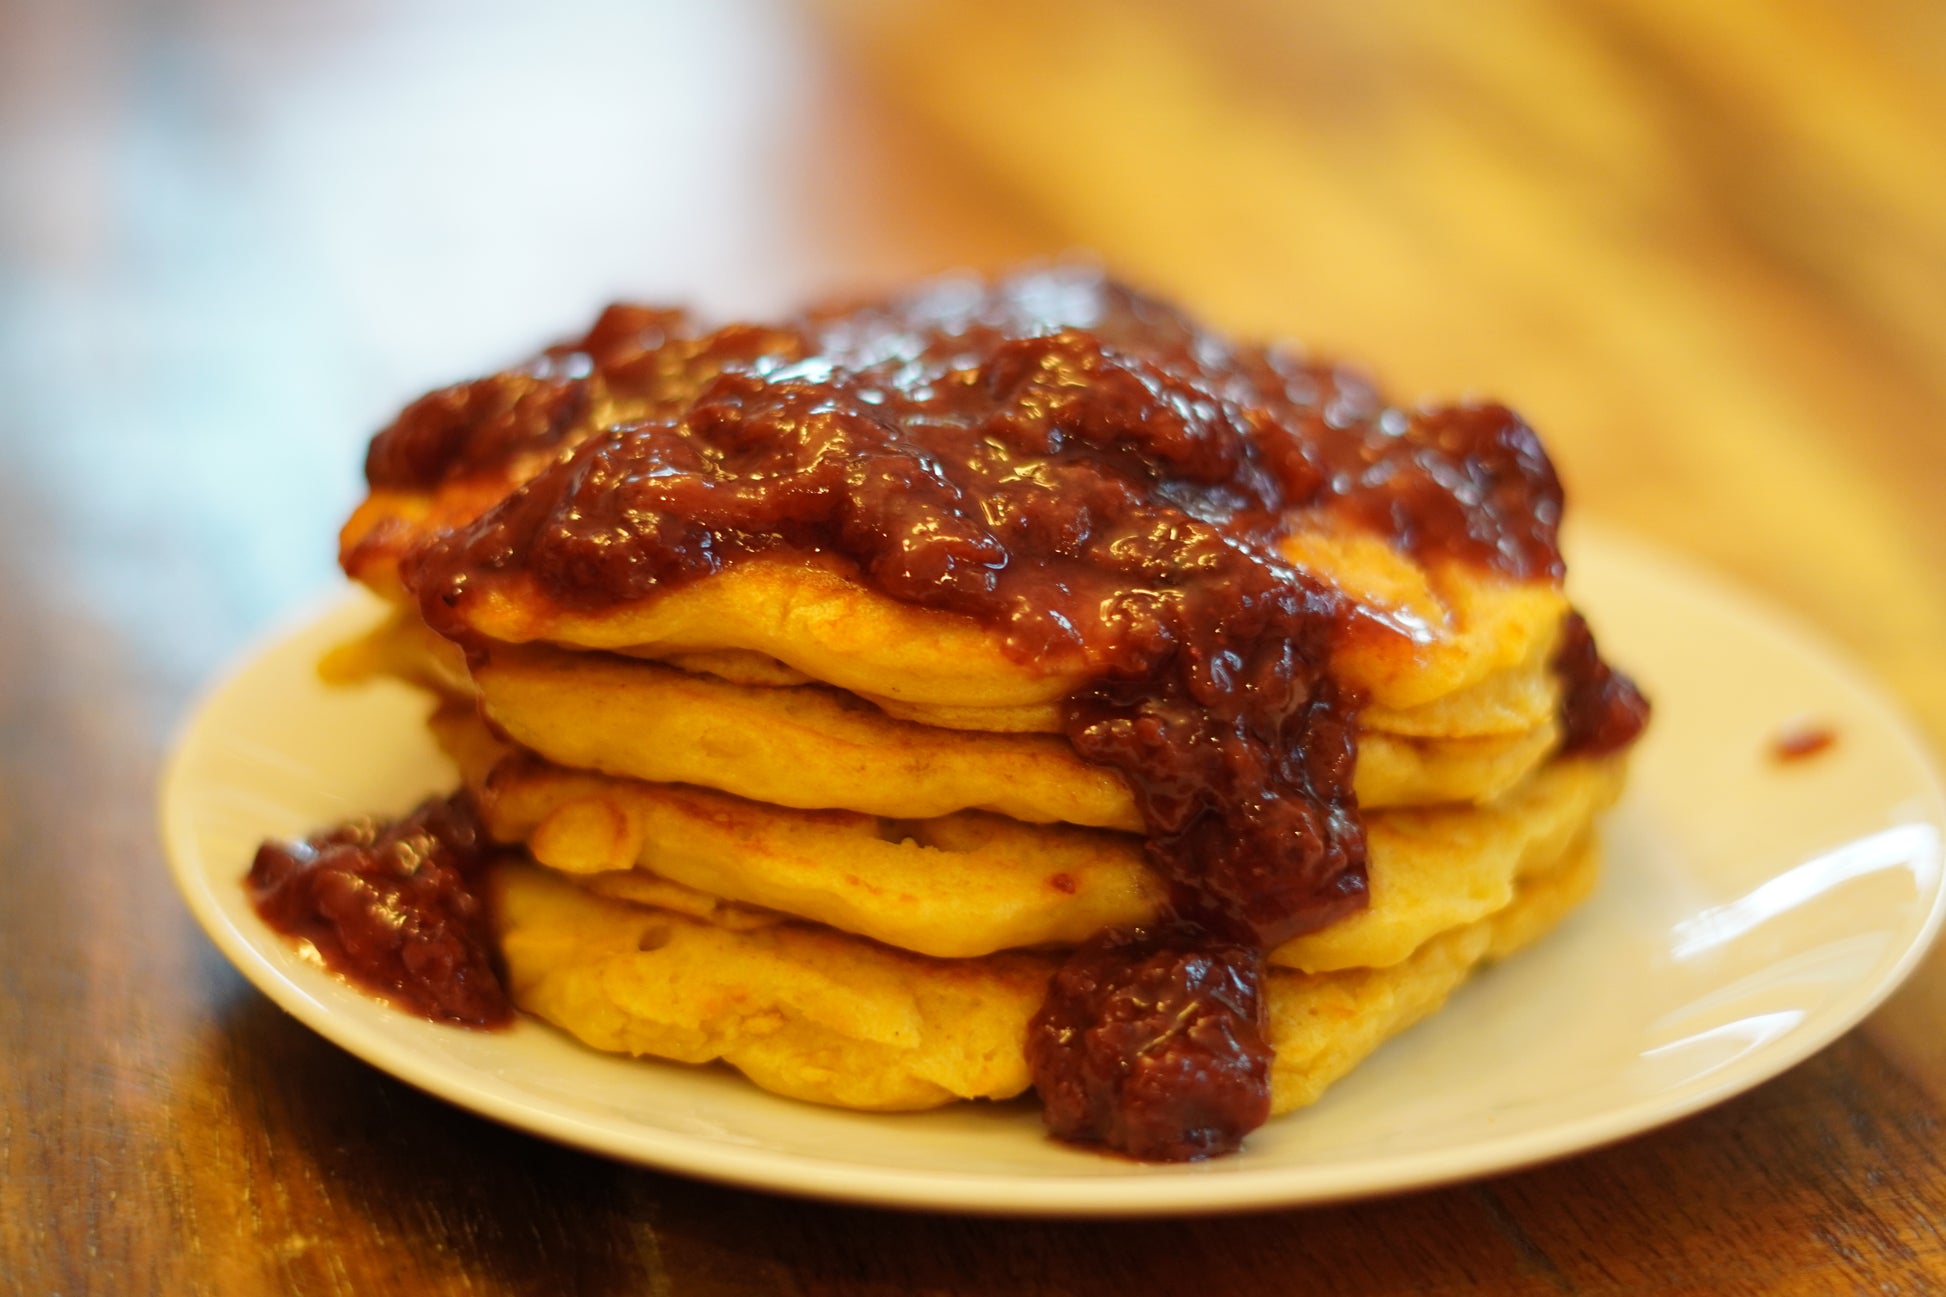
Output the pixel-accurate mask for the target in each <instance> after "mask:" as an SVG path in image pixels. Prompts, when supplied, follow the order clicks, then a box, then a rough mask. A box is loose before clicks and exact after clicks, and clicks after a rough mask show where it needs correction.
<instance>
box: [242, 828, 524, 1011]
mask: <svg viewBox="0 0 1946 1297" xmlns="http://www.w3.org/2000/svg"><path fill="white" fill-rule="evenodd" d="M492 854H493V847H492V844H491V843H490V842H489V841H488V840H487V836H486V831H485V830H484V829H483V828H481V826H480V823H479V820H478V818H477V817H476V815H475V813H474V809H473V803H472V800H471V798H470V797H468V796H467V795H466V794H465V793H460V794H457V795H456V796H454V797H451V798H433V799H430V800H428V801H426V802H424V803H422V804H421V805H420V806H419V807H418V809H416V810H414V811H413V812H412V813H411V814H410V815H408V816H406V817H405V818H404V819H402V820H398V821H396V822H393V823H381V822H379V821H375V820H372V819H369V818H365V819H357V820H352V821H350V822H348V823H345V824H341V825H339V826H338V827H336V828H333V829H329V830H326V831H325V832H322V833H319V834H316V835H314V836H312V837H309V838H305V839H304V840H302V841H300V842H266V843H265V844H264V845H263V846H261V847H259V848H258V849H257V857H256V860H255V861H254V862H252V864H251V866H250V873H249V876H248V878H247V880H246V885H247V886H248V887H249V889H250V895H251V899H252V900H253V901H254V902H255V904H256V907H257V913H258V914H260V915H262V916H263V920H264V922H266V923H268V924H269V925H270V926H271V927H273V928H275V929H277V931H279V932H282V933H284V934H286V935H287V936H292V937H298V938H302V939H303V940H306V941H309V942H310V943H311V945H312V946H313V947H314V948H315V949H316V950H317V952H318V955H319V957H320V958H321V959H323V961H324V963H325V965H326V967H328V968H331V969H332V970H334V971H336V972H338V973H341V974H343V975H344V976H346V977H348V978H350V979H351V980H353V981H356V982H358V983H360V984H361V985H363V986H365V987H367V988H369V989H370V990H373V991H376V992H377V993H379V994H380V995H383V996H384V997H385V998H386V999H388V1000H390V1001H392V1002H393V1003H394V1004H396V1005H398V1006H399V1007H400V1008H403V1009H407V1010H409V1011H411V1012H413V1013H416V1014H418V1015H420V1016H421V1017H425V1018H431V1019H434V1020H436V1021H441V1022H454V1023H461V1024H464V1025H467V1026H474V1027H497V1026H502V1025H504V1024H506V1023H508V1022H510V1021H512V1019H513V1008H512V1006H511V1005H510V1004H509V1003H508V1000H507V993H506V991H505V989H503V988H502V986H501V984H500V978H499V975H498V974H497V973H495V971H494V968H493V961H492V958H491V956H490V954H489V951H490V950H491V948H492V947H491V942H490V937H489V933H488V931H487V917H486V906H485V903H484V902H483V901H482V900H481V898H480V896H479V894H478V893H477V892H476V891H475V890H474V887H473V884H474V882H475V879H476V877H477V875H478V874H479V872H480V870H481V867H482V866H483V865H484V864H485V863H486V862H487V860H488V859H490V858H491V856H492Z"/></svg>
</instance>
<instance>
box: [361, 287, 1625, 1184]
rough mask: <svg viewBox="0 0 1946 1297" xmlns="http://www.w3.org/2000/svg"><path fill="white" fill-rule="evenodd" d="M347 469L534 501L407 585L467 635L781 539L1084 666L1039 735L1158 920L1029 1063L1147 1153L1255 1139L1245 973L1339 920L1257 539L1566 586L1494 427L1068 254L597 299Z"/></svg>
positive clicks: (1087, 976)
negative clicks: (1225, 323)
mask: <svg viewBox="0 0 1946 1297" xmlns="http://www.w3.org/2000/svg"><path fill="white" fill-rule="evenodd" d="M370 468H371V473H372V480H373V483H374V485H375V486H378V485H391V486H396V487H400V488H402V489H432V488H435V487H437V486H438V485H440V484H441V483H444V482H448V481H455V480H459V479H466V478H469V477H477V476H482V475H496V474H497V475H501V476H503V477H504V478H505V479H506V480H507V481H510V482H513V481H523V480H524V485H522V486H521V487H520V488H519V489H518V490H516V491H514V492H513V493H512V494H511V495H508V496H507V497H506V498H505V499H504V500H503V501H502V502H501V503H500V504H499V505H497V506H496V507H494V508H493V509H491V510H489V511H488V512H487V513H485V514H484V515H482V516H481V517H479V518H478V519H477V520H475V521H474V522H472V523H471V524H469V525H465V526H461V527H457V528H454V529H452V530H449V531H446V532H443V533H442V534H440V535H439V536H438V537H437V538H435V539H434V540H433V541H432V542H431V543H429V544H428V545H427V546H426V547H424V548H423V549H422V550H420V551H419V552H418V553H417V554H415V555H414V556H412V557H411V559H409V560H408V562H407V564H406V565H405V568H404V576H405V578H406V581H407V584H408V586H409V587H410V588H411V589H413V590H414V592H415V593H416V594H417V596H418V598H419V601H420V606H421V609H422V611H423V613H424V615H425V617H426V620H427V621H428V622H429V623H430V624H431V625H433V626H434V627H435V628H436V629H439V630H441V631H442V632H444V633H446V634H448V635H450V636H452V637H454V638H456V639H460V640H461V641H462V642H465V641H467V640H468V639H469V638H470V637H469V635H468V633H467V618H466V615H465V614H466V611H467V604H468V601H470V600H473V599H478V598H481V597H483V596H485V595H488V594H491V593H496V592H504V593H505V594H507V596H508V597H510V598H512V599H514V600H516V601H532V600H537V599H538V600H542V601H552V602H554V603H555V604H557V605H560V606H562V607H566V608H578V609H593V608H600V607H608V606H614V605H618V604H626V603H630V602H633V601H638V600H643V599H648V598H652V597H654V596H655V595H657V594H659V593H661V592H664V591H667V590H669V589H671V588H673V587H675V586H677V585H680V584H682V583H684V582H687V581H692V580H695V579H697V578H699V577H703V576H706V575H708V574H710V573H713V572H716V571H718V570H720V569H721V568H723V567H724V566H725V565H728V564H733V563H736V562H739V561H741V560H743V559H745V558H747V557H750V556H752V555H759V554H777V555H779V556H782V557H785V558H788V559H791V560H794V561H809V562H815V563H820V564H825V565H829V566H831V567H833V568H835V569H837V570H839V571H841V572H845V573H848V574H850V575H852V576H854V577H855V578H856V579H858V580H860V581H861V582H863V583H865V584H866V585H869V586H870V587H872V588H874V589H876V590H878V591H880V592H882V593H884V594H886V595H889V596H891V597H893V598H896V599H900V600H904V601H907V602H910V603H914V604H919V605H923V606H925V607H929V608H934V609H939V610H943V611H947V612H953V613H959V614H964V615H967V616H971V617H974V618H977V619H979V620H980V621H982V622H983V623H985V624H987V625H990V626H992V627H995V628H996V629H997V630H998V631H999V632H1000V633H1001V635H1002V637H1003V639H1004V642H1005V644H1006V645H1007V649H1008V651H1009V652H1010V653H1013V654H1015V655H1017V656H1018V657H1020V658H1021V659H1023V660H1033V659H1043V660H1044V659H1048V658H1059V659H1064V660H1065V661H1067V662H1068V663H1069V664H1074V663H1077V662H1078V663H1080V664H1081V665H1083V666H1084V667H1085V669H1086V671H1087V673H1088V675H1089V677H1090V679H1091V683H1090V684H1089V685H1088V686H1087V687H1086V688H1083V689H1081V690H1079V691H1078V692H1077V693H1076V695H1075V696H1074V697H1072V698H1070V699H1069V700H1068V702H1067V705H1066V709H1065V729H1066V731H1067V734H1068V737H1069V738H1070V740H1071V741H1072V742H1073V743H1074V745H1075V747H1076V749H1077V750H1078V751H1079V752H1080V753H1081V755H1083V756H1084V757H1085V758H1087V759H1088V760H1091V761H1095V762H1099V763H1102V764H1104V765H1108V766H1111V767H1113V768H1114V769H1116V770H1118V771H1120V772H1121V773H1122V774H1123V775H1124V776H1125V777H1126V778H1127V780H1128V782H1129V784H1130V786H1131V788H1132V789H1133V790H1134V792H1135V795H1136V798H1137V800H1138V802H1139V804H1140V806H1141V808H1142V811H1143V814H1144V818H1145V823H1146V826H1147V829H1148V841H1147V850H1148V855H1149V859H1150V861H1151V863H1152V864H1153V866H1154V867H1155V868H1156V869H1157V870H1158V871H1159V872H1160V874H1161V875H1162V876H1163V877H1164V878H1165V879H1166V880H1167V881H1168V883H1169V888H1170V896H1171V900H1172V906H1173V910H1174V916H1173V919H1172V921H1171V922H1170V923H1169V924H1168V925H1166V927H1165V928H1163V929H1159V930H1157V931H1154V932H1144V933H1111V934H1104V935H1103V936H1102V937H1101V938H1100V939H1098V940H1097V941H1095V942H1091V943H1089V944H1088V945H1087V946H1085V947H1084V948H1083V949H1082V950H1081V951H1080V952H1077V954H1076V955H1075V956H1074V959H1073V960H1072V961H1071V962H1070V963H1069V965H1068V967H1067V968H1066V969H1065V970H1064V971H1063V972H1062V974H1061V976H1060V977H1059V978H1057V979H1056V984H1055V985H1056V989H1055V990H1053V991H1051V992H1050V997H1049V1000H1048V1003H1047V1006H1046V1007H1045V1009H1044V1011H1043V1013H1042V1015H1041V1017H1040V1018H1039V1019H1038V1020H1037V1025H1036V1027H1035V1029H1034V1033H1033V1039H1032V1040H1031V1041H1030V1044H1029V1050H1030V1054H1031V1055H1032V1057H1033V1058H1034V1059H1035V1060H1036V1064H1035V1075H1036V1084H1037V1085H1038V1086H1039V1087H1040V1088H1041V1090H1042V1093H1043V1095H1044V1096H1045V1097H1047V1099H1048V1102H1049V1112H1050V1116H1049V1120H1050V1122H1051V1123H1052V1125H1053V1126H1054V1128H1055V1130H1056V1131H1057V1132H1058V1133H1061V1134H1063V1135H1065V1136H1067V1137H1070V1138H1077V1139H1098V1140H1103V1141H1106V1142H1108V1143H1110V1144H1111V1145H1112V1146H1115V1147H1120V1148H1123V1149H1125V1150H1127V1151H1130V1152H1133V1153H1135V1154H1136V1155H1138V1156H1145V1157H1190V1156H1199V1155H1201V1154H1203V1153H1207V1152H1213V1151H1217V1150H1218V1149H1221V1148H1228V1147H1234V1145H1235V1143H1236V1141H1237V1140H1238V1139H1240V1138H1241V1137H1242V1134H1243V1132H1244V1131H1247V1130H1248V1129H1250V1128H1251V1127H1252V1126H1254V1125H1255V1124H1257V1123H1258V1122H1260V1121H1261V1120H1263V1117H1264V1114H1265V1113H1266V1112H1267V1111H1268V1103H1269V1092H1268V1088H1267V1087H1268V1067H1267V1063H1266V1060H1267V1050H1266V1049H1265V1047H1264V1044H1263V1037H1262V1032H1261V1015H1262V1001H1263V997H1262V994H1261V989H1260V985H1259V983H1260V979H1261V952H1262V951H1263V950H1265V949H1267V948H1268V947H1270V946H1272V945H1275V944H1277V943H1278V942H1280V941H1282V940H1284V939H1285V938H1286V937H1289V936H1291V935H1294V934H1297V933H1300V932H1305V931H1309V930H1312V929H1314V928H1317V927H1320V926H1322V925H1324V924H1326V923H1329V922H1331V921H1332V920H1334V919H1336V918H1339V917H1341V916H1343V915H1345V914H1347V913H1350V912H1352V911H1354V910H1356V909H1358V908H1359V907H1361V906H1362V905H1363V904H1364V903H1365V848H1364V837H1363V829H1362V825H1361V823H1360V820H1359V816H1358V812H1357V805H1356V801H1355V799H1354V798H1353V795H1352V792H1351V772H1352V766H1353V761H1354V746H1355V744H1354V730H1355V720H1356V714H1357V709H1358V706H1359V703H1360V699H1359V698H1358V697H1356V696H1355V695H1354V694H1353V693H1352V692H1351V691H1349V690H1347V689H1345V688H1343V687H1341V686H1340V685H1339V684H1338V683H1337V682H1336V681H1334V680H1333V679H1332V678H1331V677H1330V675H1329V674H1328V671H1327V669H1326V664H1327V662H1328V660H1329V657H1330V651H1331V647H1332V644H1333V642H1334V641H1335V639H1336V638H1337V637H1338V636H1339V635H1340V634H1341V633H1343V631H1344V628H1345V626H1346V625H1347V622H1348V620H1349V617H1350V609H1349V608H1348V606H1347V602H1346V600H1345V599H1344V598H1343V597H1342V596H1340V595H1339V594H1337V593H1336V592H1334V591H1333V590H1331V589H1329V588H1327V587H1325V586H1323V585H1321V584H1320V583H1318V582H1316V581H1314V580H1312V579H1310V578H1309V577H1307V576H1305V575H1304V574H1302V573H1300V572H1299V571H1297V570H1296V569H1294V568H1293V567H1291V566H1290V564H1289V563H1288V562H1286V561H1285V560H1284V558H1283V557H1282V555H1281V553H1280V550H1279V541H1280V538H1281V537H1282V536H1284V535H1285V534H1286V533H1287V532H1288V531H1289V530H1291V529H1297V528H1305V527H1312V526H1332V525H1335V524H1336V523H1338V522H1345V523H1348V524H1351V525H1355V526H1358V527H1362V528H1366V529H1375V530H1376V531H1378V532H1379V533H1380V534H1383V535H1386V536H1389V537H1391V538H1392V539H1393V540H1394V541H1395V542H1396V543H1397V544H1398V545H1399V547H1400V548H1402V549H1405V550H1407V551H1409V552H1412V553H1415V554H1419V555H1423V556H1429V557H1431V556H1437V557H1440V558H1451V559H1458V560H1461V561H1466V562H1471V563H1475V564H1477V565H1479V566H1481V567H1485V568H1489V569H1492V570H1495V571H1498V572H1502V573H1505V574H1507V575H1509V576H1512V577H1515V578H1534V579H1553V578H1556V577H1558V576H1559V574H1560V571H1561V562H1560V553H1559V550H1558V548H1557V546H1556V528H1557V526H1558V523H1559V518H1560V511H1561V491H1560V485H1559V483H1558V482H1557V481H1556V479H1555V476H1554V472H1553V469H1552V467H1551V466H1550V465H1549V464H1548V461H1547V458H1546V456H1545V455H1544V454H1543V452H1542V450H1541V448H1540V444H1539V441H1538V439H1537V438H1536V437H1535V435H1534V433H1533V432H1532V430H1531V429H1529V428H1528V427H1527V426H1526V425H1525V424H1524V423H1522V422H1521V421H1520V420H1519V419H1518V418H1517V417H1515V416H1514V415H1513V414H1511V413H1510V412H1508V411H1507V410H1506V409H1504V408H1502V407H1500V406H1492V405H1487V406H1453V407H1446V408H1442V409H1436V410H1421V411H1406V410H1400V409H1396V408H1390V407H1387V406H1385V405H1383V404H1382V403H1381V402H1380V401H1379V400H1378V398H1377V395H1376V393H1375V391H1374V389H1373V388H1372V386H1371V384H1370V383H1369V382H1367V381H1366V380H1365V379H1364V378H1363V377H1362V376H1360V375H1359V374H1357V373H1355V372H1353V371H1351V370H1348V369H1344V368H1340V367H1338V366H1335V365H1331V364H1326V363H1321V362H1317V361H1313V360H1309V359H1306V358H1304V357H1302V356H1300V355H1298V354H1296V353H1294V352H1292V351H1290V350H1288V349H1283V348H1277V347H1256V346H1239V345H1235V344H1232V343H1230V342H1228V341H1227V340H1225V339H1223V338H1221V337H1218V336H1217V335H1214V334H1211V333H1208V332H1206V331H1204V330H1202V329H1200V328H1199V327H1197V326H1196V325H1195V324H1194V323H1193V322H1192V321H1191V320H1189V319H1188V318H1187V317H1186V316H1184V315H1182V314H1181V313H1180V312H1178V311H1176V310H1174V309H1172V308H1170V307H1168V306H1166V305H1164V304H1162V303H1159V302H1157V301H1155V300H1153V299H1150V298H1147V297H1144V296H1141V295H1140V294H1137V293H1134V292H1131V291H1129V290H1128V289H1126V288H1123V287H1121V286H1119V285H1117V284H1114V283H1112V282H1111V281H1108V280H1106V279H1104V278H1103V277H1102V276H1101V275H1099V274H1098V273H1097V272H1095V271H1093V270H1089V269H1085V268H1073V267H1069V268H1056V269H1052V270H1043V271H1035V272H1030V273H1025V274H1021V275H1016V276H1014V277H1012V278H1009V279H1006V280H1003V281H1000V282H998V283H994V284H982V283H979V282H976V281H970V280H947V281H941V282H939V283H936V284H934V285H931V286H928V287H926V288H923V289H921V290H920V291H918V292H916V293H914V294H912V295H909V296H905V297H901V298H896V299H893V300H890V301H884V302H868V303H862V304H854V305H849V306H840V307H833V308H830V309H826V310H821V311H815V312H812V313H810V314H808V315H805V316H802V317H800V318H798V319H797V320H795V321H792V322H789V323H787V324H785V325H782V326H779V327H776V328H757V327H753V326H747V325H739V326H732V327H729V328H724V329H719V330H716V331H714V332H701V331H699V330H697V329H696V328H695V327H694V326H693V325H692V324H691V322H689V321H688V320H687V319H686V318H685V317H681V316H677V315H673V314H670V313H666V312H652V311H644V310H642V309H640V308H630V307H617V308H611V310H610V311H609V312H608V313H607V314H605V315H604V316H603V317H602V319H601V321H600V322H599V323H598V324H597V325H596V327H595V329H594V330H593V331H592V332H591V333H590V334H589V335H588V336H587V337H586V338H583V339H580V340H578V341H576V342H572V343H568V344H565V345H563V346H561V347H557V348H554V349H553V350H551V351H549V352H548V353H546V354H545V355H544V356H543V357H542V358H541V359H540V360H539V361H537V362H536V363H535V364H534V365H533V366H530V367H528V368H527V369H526V370H521V371H516V372H515V373H514V374H512V375H503V376H500V377H497V378H493V379H487V380H482V382H481V383H479V384H473V385H466V386H462V387H460V388H454V389H448V390H447V391H446V392H443V393H436V394H435V395H434V396H433V397H430V398H427V400H426V401H423V402H421V403H419V404H418V405H416V406H414V407H413V408H412V409H410V410H408V411H407V412H406V414H405V415H404V416H402V417H401V419H400V421H399V422H398V423H396V424H395V425H394V426H393V427H392V428H389V429H387V430H386V431H385V432H383V433H381V434H380V436H379V437H378V439H377V440H376V441H375V443H374V445H373V448H372V452H371V461H370ZM1588 651H1589V653H1591V654H1592V647H1590V648H1589V650H1588ZM1597 661H1598V659H1597ZM1577 678H1579V677H1577ZM1604 687H1605V686H1604ZM1159 1005H1167V1006H1173V1007H1172V1008H1171V1009H1170V1011H1169V1012H1168V1013H1162V1012H1160V1011H1159V1010H1158V1009H1157V1008H1156V1006H1159ZM1142 1006H1148V1007H1147V1008H1144V1007H1142ZM1178 1011H1180V1013H1181V1014H1186V1015H1187V1016H1186V1017H1182V1018H1180V1020H1179V1018H1178V1017H1177V1016H1175V1015H1176V1014H1177V1013H1178ZM1103 1078H1107V1080H1105V1081H1104V1080H1103ZM1197 1078H1202V1079H1197ZM1104 1087H1105V1088H1104ZM1165 1092H1169V1093H1175V1094H1176V1097H1175V1098H1173V1099H1168V1100H1166V1101H1165V1100H1164V1099H1161V1098H1158V1097H1157V1096H1159V1095H1162V1094H1164V1093H1165ZM1178 1092H1179V1093H1178ZM1076 1114H1079V1115H1076Z"/></svg>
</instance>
